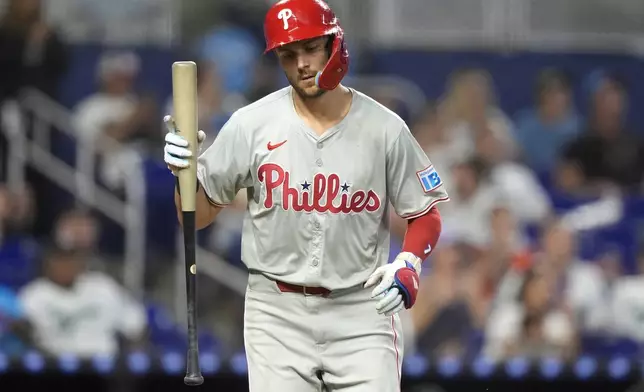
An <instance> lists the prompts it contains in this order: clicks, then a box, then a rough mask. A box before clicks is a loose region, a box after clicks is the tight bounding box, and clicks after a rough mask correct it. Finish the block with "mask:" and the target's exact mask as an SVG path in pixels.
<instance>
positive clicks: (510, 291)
mask: <svg viewBox="0 0 644 392" xmlns="http://www.w3.org/2000/svg"><path fill="white" fill-rule="evenodd" d="M489 230H490V242H489V243H488V245H487V246H486V247H485V249H484V250H483V254H482V257H481V258H480V260H479V261H478V263H479V264H480V266H479V268H478V273H479V279H480V282H481V283H480V290H479V293H478V294H477V296H478V297H481V298H485V300H486V301H490V304H488V305H492V304H491V302H492V301H494V302H497V303H498V302H503V301H504V300H506V299H508V298H514V297H515V295H516V290H518V288H519V286H520V285H521V279H522V276H523V274H524V273H525V271H527V270H528V269H530V268H531V267H532V259H531V257H530V254H529V253H530V249H529V246H528V242H527V239H526V238H524V235H523V233H522V231H521V226H520V225H519V223H518V222H517V218H516V216H515V215H514V214H513V213H512V211H511V210H510V209H509V208H507V207H503V206H499V207H496V208H494V210H493V211H492V214H491V215H490V227H489Z"/></svg>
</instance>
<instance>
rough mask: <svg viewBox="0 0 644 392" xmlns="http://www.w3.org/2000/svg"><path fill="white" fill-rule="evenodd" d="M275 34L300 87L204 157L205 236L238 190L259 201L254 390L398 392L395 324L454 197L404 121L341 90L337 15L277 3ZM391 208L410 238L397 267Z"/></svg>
mask: <svg viewBox="0 0 644 392" xmlns="http://www.w3.org/2000/svg"><path fill="white" fill-rule="evenodd" d="M264 31H265V36H266V53H268V52H274V53H275V54H276V56H277V58H278V59H279V63H280V65H281V67H282V69H283V71H284V73H285V74H286V77H287V78H288V80H289V82H290V86H289V87H286V88H283V89H281V90H279V91H276V92H274V93H272V94H269V95H268V96H266V97H264V98H262V99H260V100H258V101H256V102H254V103H252V104H250V105H248V106H246V107H244V108H242V109H239V110H238V111H237V112H235V113H234V114H233V115H232V117H231V118H230V120H229V121H228V122H227V123H226V124H225V126H224V127H223V128H222V130H221V131H220V133H219V135H218V136H217V138H216V139H215V141H214V143H213V144H212V145H211V146H210V147H209V148H208V149H206V150H205V151H204V152H203V153H201V155H200V156H199V157H198V159H197V173H198V187H197V188H198V189H197V210H196V214H197V218H196V219H197V226H198V227H199V228H203V227H206V226H208V225H210V224H211V223H212V222H213V220H214V219H215V217H216V216H217V214H218V213H219V211H221V209H222V208H225V207H226V205H228V204H230V203H231V202H232V201H233V199H234V198H235V196H236V195H237V193H238V191H240V190H242V189H243V190H245V192H246V195H247V198H248V207H247V211H246V215H245V219H244V226H243V233H242V259H243V261H244V263H245V264H246V266H247V267H248V270H249V282H248V289H247V292H246V302H245V303H246V305H245V315H244V338H245V347H246V356H247V360H248V375H249V384H250V390H251V391H253V392H278V391H279V392H306V391H321V390H327V391H346V392H394V391H399V389H400V371H401V364H402V356H403V353H402V337H401V332H400V331H401V325H400V318H399V315H397V313H398V312H399V311H400V310H402V309H404V308H410V307H411V306H412V305H413V304H414V301H415V299H416V293H417V291H418V275H419V274H420V270H421V263H422V261H423V260H424V259H425V258H426V257H427V255H428V254H429V252H430V251H431V250H432V248H433V247H434V246H435V245H436V242H437V241H438V237H439V234H440V230H441V221H440V215H439V213H438V211H437V209H436V205H437V203H439V202H442V201H447V200H448V196H447V193H446V192H445V190H444V187H443V186H442V182H441V179H440V177H439V175H438V173H437V172H436V171H435V170H434V168H433V167H432V164H431V163H430V161H429V159H428V158H427V156H426V155H425V153H424V152H423V150H422V149H421V148H420V147H419V145H418V144H417V143H416V141H415V140H414V138H413V137H412V135H411V133H410V131H409V129H408V128H407V126H406V125H405V123H404V122H403V121H402V120H401V119H400V118H399V117H398V116H397V115H396V114H394V113H393V112H391V111H389V110H388V109H386V108H385V107H384V106H382V105H380V104H378V103H377V102H375V101H374V100H373V99H371V98H369V97H368V96H366V95H364V94H362V93H360V92H359V91H356V90H354V89H351V88H348V87H345V86H343V85H341V84H340V81H341V80H342V78H343V77H344V76H345V74H346V73H347V70H348V66H349V53H348V51H347V47H346V44H345V42H344V38H343V30H342V28H341V27H340V24H339V22H338V19H337V18H336V16H335V14H334V13H333V11H332V10H331V9H330V8H329V6H328V5H327V4H325V3H324V2H323V1H321V0H282V1H279V2H277V3H276V4H274V5H273V6H272V7H271V8H270V10H269V11H268V13H267V15H266V20H265V25H264ZM165 121H166V124H168V128H169V132H168V134H167V136H166V139H165V140H166V146H165V161H166V163H167V164H168V166H169V167H170V169H171V170H172V172H173V173H175V174H176V173H177V172H178V171H179V170H181V169H183V168H186V167H187V166H188V165H189V160H188V159H187V158H189V157H190V151H189V149H187V146H188V145H187V142H186V140H185V139H183V138H181V137H180V136H178V135H177V134H175V131H176V129H175V128H174V122H173V120H172V118H171V117H169V116H166V119H165ZM204 136H205V135H204V134H203V132H200V133H199V136H198V140H203V139H204ZM175 201H176V204H177V209H178V211H179V216H180V215H181V214H180V211H181V206H180V199H179V196H178V194H176V195H175ZM392 207H393V208H394V210H395V212H396V213H397V214H398V215H400V216H401V217H404V218H406V219H407V221H408V229H407V232H406V235H405V238H404V244H403V248H402V253H400V255H398V257H396V259H395V260H394V261H393V262H392V263H388V254H389V230H388V223H389V222H388V217H389V209H390V208H392Z"/></svg>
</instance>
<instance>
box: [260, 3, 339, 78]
mask: <svg viewBox="0 0 644 392" xmlns="http://www.w3.org/2000/svg"><path fill="white" fill-rule="evenodd" d="M327 35H332V36H333V37H334V38H333V45H332V47H331V57H329V62H328V63H327V64H326V66H325V67H324V69H323V70H322V72H318V74H317V76H316V77H315V84H317V86H318V87H320V88H322V89H324V90H333V89H334V88H336V87H337V86H338V84H340V81H341V80H342V78H344V75H346V74H347V71H349V51H348V50H347V46H346V44H345V42H344V30H342V27H341V26H340V22H339V21H338V18H336V16H335V14H334V13H333V11H332V10H331V7H329V5H328V4H326V3H325V2H324V1H322V0H281V1H278V2H277V3H276V4H274V5H273V6H272V7H271V8H270V9H269V10H268V13H267V14H266V19H265V20H264V36H265V37H266V50H265V51H264V53H268V52H270V51H271V50H273V49H275V48H277V47H280V46H282V45H286V44H290V43H291V42H296V41H302V40H307V39H311V38H317V37H324V36H327Z"/></svg>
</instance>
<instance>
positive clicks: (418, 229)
mask: <svg viewBox="0 0 644 392" xmlns="http://www.w3.org/2000/svg"><path fill="white" fill-rule="evenodd" d="M440 234H441V214H440V213H439V212H438V209H437V208H436V207H434V208H432V209H430V210H429V211H428V212H427V213H426V214H425V215H421V216H419V217H418V218H414V219H410V220H409V221H407V231H406V232H405V238H404V240H403V246H402V251H403V252H410V253H413V254H414V255H416V256H418V257H420V259H421V260H425V258H427V256H429V254H430V253H431V251H432V250H433V249H434V247H435V246H436V243H437V242H438V237H440Z"/></svg>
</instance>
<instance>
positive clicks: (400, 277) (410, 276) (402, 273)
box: [393, 267, 418, 309]
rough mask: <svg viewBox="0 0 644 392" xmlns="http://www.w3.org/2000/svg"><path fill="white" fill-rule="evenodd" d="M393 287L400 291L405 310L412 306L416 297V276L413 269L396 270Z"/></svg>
mask: <svg viewBox="0 0 644 392" xmlns="http://www.w3.org/2000/svg"><path fill="white" fill-rule="evenodd" d="M393 287H397V288H398V290H400V295H402V297H403V302H404V303H405V308H406V309H409V308H411V307H412V306H414V303H416V296H417V295H418V274H417V273H416V271H414V269H413V268H410V267H406V268H401V269H399V270H397V271H396V273H395V274H394V284H393Z"/></svg>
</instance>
